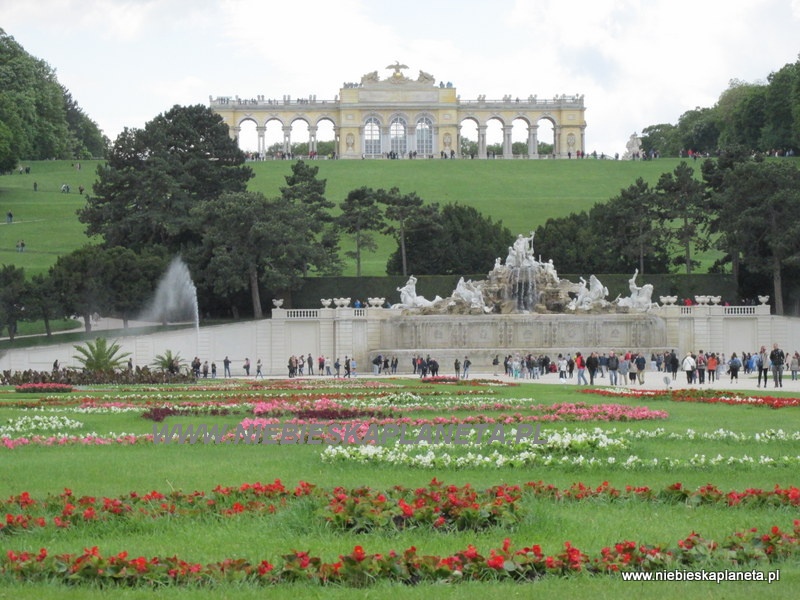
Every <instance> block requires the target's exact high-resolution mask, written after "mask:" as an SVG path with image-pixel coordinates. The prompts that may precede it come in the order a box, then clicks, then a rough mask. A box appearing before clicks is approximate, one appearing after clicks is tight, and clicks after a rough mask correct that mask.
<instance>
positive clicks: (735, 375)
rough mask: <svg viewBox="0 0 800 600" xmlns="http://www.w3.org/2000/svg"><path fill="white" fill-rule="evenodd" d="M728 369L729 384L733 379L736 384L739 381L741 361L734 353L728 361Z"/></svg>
mask: <svg viewBox="0 0 800 600" xmlns="http://www.w3.org/2000/svg"><path fill="white" fill-rule="evenodd" d="M728 368H729V369H730V371H731V383H733V380H734V379H735V380H736V381H737V382H738V381H739V369H741V368H742V361H741V360H740V359H739V357H738V356H736V352H734V353H733V354H731V359H730V360H729V361H728Z"/></svg>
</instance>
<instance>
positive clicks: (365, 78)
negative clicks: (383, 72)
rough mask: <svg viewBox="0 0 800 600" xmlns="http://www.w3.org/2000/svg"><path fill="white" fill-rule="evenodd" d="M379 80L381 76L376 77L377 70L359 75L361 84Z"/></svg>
mask: <svg viewBox="0 0 800 600" xmlns="http://www.w3.org/2000/svg"><path fill="white" fill-rule="evenodd" d="M380 80H381V78H380V77H378V72H377V71H372V73H367V74H366V75H362V76H361V85H364V84H365V83H378V82H379V81H380Z"/></svg>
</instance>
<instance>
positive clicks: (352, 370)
mask: <svg viewBox="0 0 800 600" xmlns="http://www.w3.org/2000/svg"><path fill="white" fill-rule="evenodd" d="M350 376H351V377H356V359H355V357H351V358H350Z"/></svg>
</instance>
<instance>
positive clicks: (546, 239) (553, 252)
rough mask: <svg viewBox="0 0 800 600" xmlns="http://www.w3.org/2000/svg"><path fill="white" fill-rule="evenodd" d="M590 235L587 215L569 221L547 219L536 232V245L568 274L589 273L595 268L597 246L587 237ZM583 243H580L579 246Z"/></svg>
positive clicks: (569, 217)
mask: <svg viewBox="0 0 800 600" xmlns="http://www.w3.org/2000/svg"><path fill="white" fill-rule="evenodd" d="M589 231H590V222H589V214H588V213H587V212H586V211H581V212H579V213H570V214H569V215H567V216H566V217H560V218H550V219H547V221H546V222H545V224H544V225H540V226H539V227H537V228H536V234H535V236H534V238H533V240H534V244H535V245H536V246H538V247H540V248H543V249H544V253H545V255H544V258H545V259H546V260H549V259H552V260H553V263H555V264H556V265H558V270H559V271H562V272H564V273H587V272H592V271H594V269H592V268H591V267H592V266H593V265H592V262H591V261H592V260H593V258H592V257H593V255H594V250H595V248H594V246H593V245H591V246H590V245H589V243H588V242H589V240H591V238H589V239H587V235H586V233H587V232H589ZM578 240H580V243H576V242H577V241H578Z"/></svg>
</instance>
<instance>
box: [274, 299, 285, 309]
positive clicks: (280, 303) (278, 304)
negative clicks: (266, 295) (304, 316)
mask: <svg viewBox="0 0 800 600" xmlns="http://www.w3.org/2000/svg"><path fill="white" fill-rule="evenodd" d="M272 304H273V305H274V306H275V308H280V307H281V306H283V298H273V299H272Z"/></svg>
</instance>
